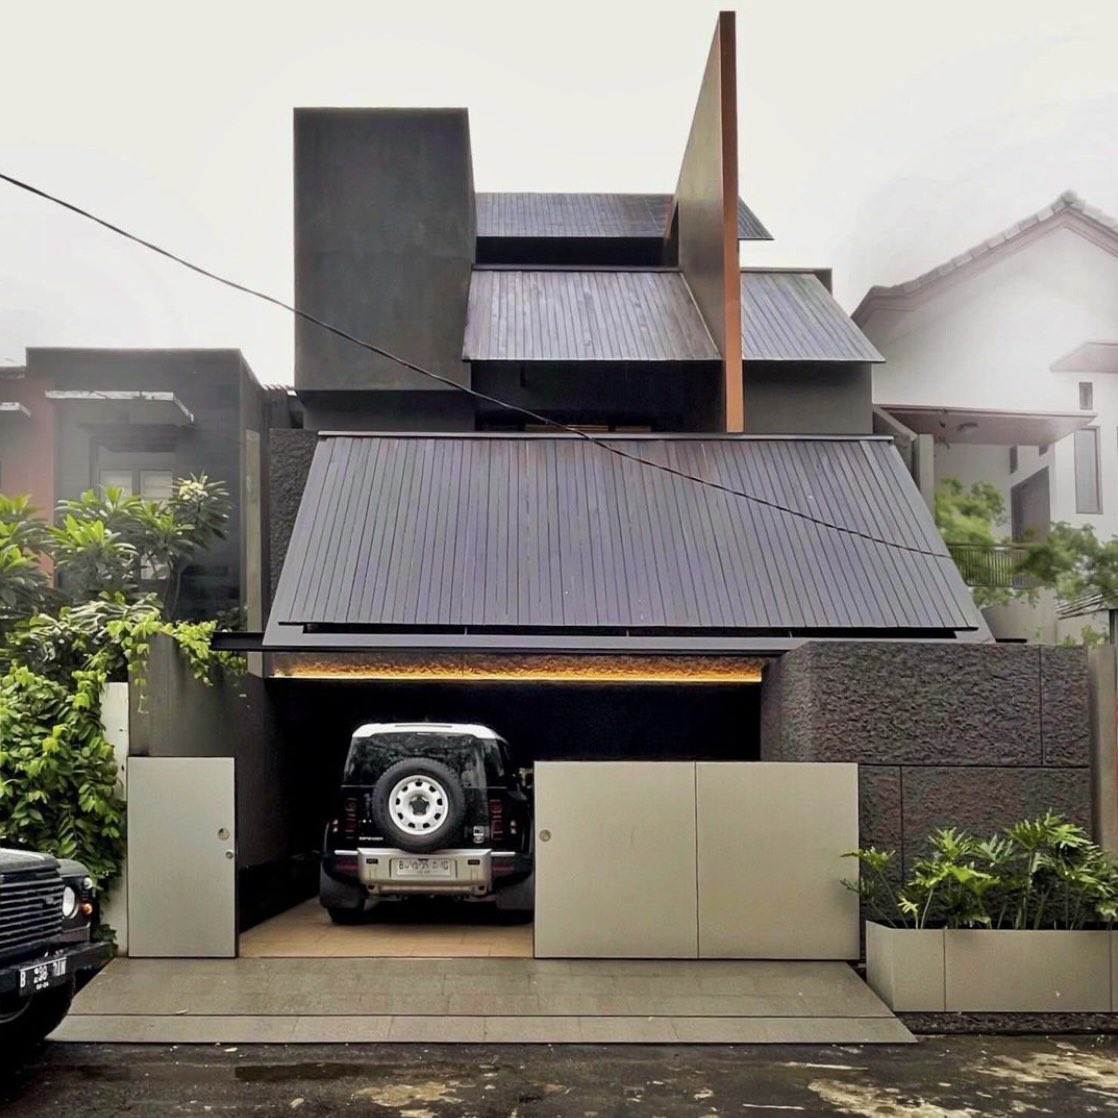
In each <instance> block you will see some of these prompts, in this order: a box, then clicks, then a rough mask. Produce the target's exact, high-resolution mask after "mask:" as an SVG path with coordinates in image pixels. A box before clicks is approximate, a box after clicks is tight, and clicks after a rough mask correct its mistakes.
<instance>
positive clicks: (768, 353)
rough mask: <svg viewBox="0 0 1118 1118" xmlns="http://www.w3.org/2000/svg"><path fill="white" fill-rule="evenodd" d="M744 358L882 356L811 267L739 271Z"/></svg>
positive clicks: (864, 358)
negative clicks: (788, 270) (778, 270)
mask: <svg viewBox="0 0 1118 1118" xmlns="http://www.w3.org/2000/svg"><path fill="white" fill-rule="evenodd" d="M741 343H742V359H743V360H745V361H868V362H878V361H884V360H885V358H884V357H882V356H881V354H880V353H878V351H877V350H876V349H875V348H874V346H873V344H872V343H871V342H870V340H869V339H868V338H867V337H866V336H865V334H863V333H862V331H861V330H859V329H858V327H857V326H855V325H854V323H853V322H852V321H851V319H850V316H849V315H848V314H847V313H846V311H844V310H843V309H842V307H840V306H839V304H838V303H837V302H836V300H835V298H834V296H833V295H832V294H831V293H830V292H829V291H828V290H827V289H826V287H824V286H823V284H822V283H821V282H820V281H819V277H818V276H816V275H814V274H813V273H811V272H765V271H756V272H750V271H745V272H742V274H741Z"/></svg>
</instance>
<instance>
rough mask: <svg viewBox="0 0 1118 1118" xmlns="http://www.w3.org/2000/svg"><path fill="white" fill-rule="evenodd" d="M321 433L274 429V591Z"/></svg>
mask: <svg viewBox="0 0 1118 1118" xmlns="http://www.w3.org/2000/svg"><path fill="white" fill-rule="evenodd" d="M317 443H318V437H317V436H316V434H315V433H314V432H313V431H301V430H292V431H273V432H272V433H271V440H270V445H269V457H268V494H267V496H268V557H269V569H270V575H271V592H272V594H273V595H274V594H275V590H276V586H277V585H278V584H279V576H280V571H281V570H283V561H284V559H285V558H286V557H287V545H288V542H289V541H290V540H291V532H292V530H293V529H294V527H295V517H296V515H297V514H298V512H299V502H300V501H301V500H302V499H303V487H304V486H305V485H306V483H307V474H308V473H309V472H310V468H311V459H312V458H314V448H315V446H316V445H317Z"/></svg>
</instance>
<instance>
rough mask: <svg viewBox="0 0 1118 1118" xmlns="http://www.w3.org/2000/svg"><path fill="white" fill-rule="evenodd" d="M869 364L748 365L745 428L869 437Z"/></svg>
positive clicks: (769, 432)
mask: <svg viewBox="0 0 1118 1118" xmlns="http://www.w3.org/2000/svg"><path fill="white" fill-rule="evenodd" d="M872 394H873V382H872V374H871V372H870V367H869V365H801V364H792V363H789V364H780V363H776V362H755V361H747V362H746V364H745V400H746V405H745V429H746V431H747V432H748V433H749V434H751V435H869V434H871V433H872V432H873V402H872Z"/></svg>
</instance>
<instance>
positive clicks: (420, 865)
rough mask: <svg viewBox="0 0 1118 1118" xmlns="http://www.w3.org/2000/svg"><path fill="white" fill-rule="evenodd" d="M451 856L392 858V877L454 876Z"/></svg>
mask: <svg viewBox="0 0 1118 1118" xmlns="http://www.w3.org/2000/svg"><path fill="white" fill-rule="evenodd" d="M454 870H455V866H454V859H452V858H393V859H392V876H393V877H454V876H455V872H454Z"/></svg>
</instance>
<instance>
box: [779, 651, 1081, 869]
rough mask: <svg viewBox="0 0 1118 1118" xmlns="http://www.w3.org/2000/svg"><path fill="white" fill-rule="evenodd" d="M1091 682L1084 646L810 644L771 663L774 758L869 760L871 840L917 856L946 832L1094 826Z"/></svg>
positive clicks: (865, 822)
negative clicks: (938, 831) (1043, 819)
mask: <svg viewBox="0 0 1118 1118" xmlns="http://www.w3.org/2000/svg"><path fill="white" fill-rule="evenodd" d="M1087 679H1088V669H1087V659H1086V655H1085V653H1084V650H1083V649H1075V648H1071V649H1068V648H1049V647H1043V648H1042V647H1040V646H1037V645H993V644H954V643H951V642H931V641H924V642H891V643H889V644H884V643H882V642H873V641H865V642H846V641H834V642H821V641H814V642H809V643H807V644H804V645H802V646H801V647H799V648H796V649H793V650H792V651H791V652H788V653H786V654H785V655H784V656H783V657H782V658H781V660H780V661H779V662H775V663H772V664H770V666H769V667H768V668H767V669H766V672H765V678H764V683H763V685H762V690H761V757H762V759H763V760H766V761H857V762H858V763H859V765H860V766H861V768H860V795H861V808H860V810H861V824H860V826H861V842H862V844H863V845H875V846H878V847H882V848H885V849H890V850H898V851H904V852H905V856H906V857H907V858H908V859H909V860H911V858H912V857H913V856H915V854H917V853H918V852H919V851H920V850H921V849H922V845H923V843H924V841H925V839H926V838H927V835H928V833H929V831H930V830H932V829H934V828H936V827H941V826H957V827H964V828H968V829H972V830H974V831H977V832H978V833H980V834H986V833H990V832H992V831H995V830H997V829H999V828H1002V827H1005V826H1008V825H1009V824H1011V823H1014V822H1016V821H1018V820H1019V819H1023V818H1029V817H1035V816H1038V815H1041V814H1043V813H1044V812H1045V811H1048V810H1049V809H1051V810H1053V811H1057V812H1060V813H1062V814H1064V815H1066V816H1067V817H1068V818H1070V819H1073V820H1075V821H1077V822H1079V823H1081V824H1083V825H1084V826H1086V827H1091V826H1092V814H1093V813H1092V799H1091V770H1090V766H1089V760H1088V757H1089V753H1088V750H1087V749H1086V748H1085V746H1084V735H1085V734H1086V735H1087V737H1088V741H1089V735H1090V725H1089V718H1090V708H1089V699H1088V693H1087V692H1088V689H1087Z"/></svg>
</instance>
